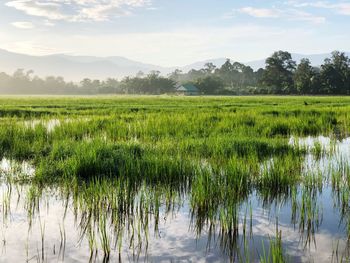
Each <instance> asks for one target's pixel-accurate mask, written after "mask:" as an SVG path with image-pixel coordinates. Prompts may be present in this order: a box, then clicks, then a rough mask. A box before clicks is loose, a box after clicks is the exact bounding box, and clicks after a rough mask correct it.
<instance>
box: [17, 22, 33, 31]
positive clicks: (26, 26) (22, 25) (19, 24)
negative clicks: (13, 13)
mask: <svg viewBox="0 0 350 263" xmlns="http://www.w3.org/2000/svg"><path fill="white" fill-rule="evenodd" d="M11 25H13V26H14V27H17V28H20V29H32V28H34V25H33V24H32V23H31V22H26V21H17V22H13V23H11Z"/></svg>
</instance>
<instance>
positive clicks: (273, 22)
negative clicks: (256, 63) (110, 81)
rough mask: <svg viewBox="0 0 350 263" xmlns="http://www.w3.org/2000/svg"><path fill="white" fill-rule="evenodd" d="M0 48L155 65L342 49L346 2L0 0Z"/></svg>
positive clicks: (349, 20) (349, 45)
mask: <svg viewBox="0 0 350 263" xmlns="http://www.w3.org/2000/svg"><path fill="white" fill-rule="evenodd" d="M0 14H1V16H0V48H2V49H6V50H9V51H13V52H18V53H24V54H30V55H48V54H56V53H64V54H69V55H88V56H123V57H127V58H129V59H133V60H137V61H141V62H145V63H151V64H156V65H160V66H183V65H186V64H190V63H193V62H196V61H201V60H207V59H213V58H222V57H223V58H231V59H233V60H235V61H241V62H247V61H251V60H257V59H262V58H266V57H267V56H269V55H271V54H272V53H273V51H276V50H287V51H289V52H292V53H301V54H318V53H328V52H330V51H333V50H340V51H350V50H349V49H350V33H349V28H350V1H345V0H332V1H311V0H292V1H288V0H285V1H283V0H282V1H271V0H246V1H236V0H2V1H1V3H0Z"/></svg>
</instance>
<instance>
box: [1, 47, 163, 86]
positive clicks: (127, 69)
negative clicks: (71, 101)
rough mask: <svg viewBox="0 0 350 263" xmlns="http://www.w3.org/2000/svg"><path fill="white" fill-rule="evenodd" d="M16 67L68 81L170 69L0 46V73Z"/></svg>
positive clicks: (131, 62)
mask: <svg viewBox="0 0 350 263" xmlns="http://www.w3.org/2000/svg"><path fill="white" fill-rule="evenodd" d="M18 68H23V69H26V70H29V69H32V70H34V72H35V74H36V75H38V76H40V77H44V76H63V77H64V78H65V79H67V80H72V81H79V80H81V79H83V78H85V77H88V78H91V79H106V78H108V77H113V78H122V77H124V76H128V75H135V74H136V73H137V72H139V71H143V72H145V73H148V72H149V71H152V70H159V71H161V72H165V73H168V71H169V72H170V70H169V69H166V68H163V67H160V66H155V65H151V64H145V63H140V62H137V61H133V60H129V59H127V58H123V57H92V56H69V55H62V54H57V55H49V56H30V55H24V54H18V53H13V52H8V51H6V50H1V49H0V72H2V71H4V72H7V73H12V72H14V71H15V70H16V69H18Z"/></svg>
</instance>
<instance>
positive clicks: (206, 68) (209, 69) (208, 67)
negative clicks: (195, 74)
mask: <svg viewBox="0 0 350 263" xmlns="http://www.w3.org/2000/svg"><path fill="white" fill-rule="evenodd" d="M215 69H216V66H215V65H214V64H213V63H212V62H208V63H206V64H205V65H204V72H205V73H206V74H212V73H213V72H214V71H215Z"/></svg>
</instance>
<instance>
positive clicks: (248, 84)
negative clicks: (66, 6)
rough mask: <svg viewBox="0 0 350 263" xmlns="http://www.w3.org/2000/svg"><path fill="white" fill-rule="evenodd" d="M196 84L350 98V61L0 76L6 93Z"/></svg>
mask: <svg viewBox="0 0 350 263" xmlns="http://www.w3.org/2000/svg"><path fill="white" fill-rule="evenodd" d="M185 83H192V84H194V85H195V86H197V87H198V88H199V90H200V92H201V94H204V95H205V94H208V95H220V94H221V95H248V94H300V95H306V94H319V95H320V94H324V95H335V94H339V95H349V94H350V59H349V58H348V57H347V56H346V55H345V54H344V53H341V52H338V51H334V52H333V53H332V56H331V57H330V58H327V59H326V60H325V61H324V63H323V65H321V66H320V67H314V66H312V65H311V63H310V61H309V60H308V59H302V60H301V61H300V63H299V64H297V63H296V61H294V60H293V59H292V56H291V54H290V53H288V52H286V51H278V52H275V53H274V54H273V55H272V56H271V57H269V58H267V59H266V66H265V68H264V69H262V68H261V69H259V70H257V71H254V70H253V69H252V68H251V67H249V66H246V65H244V64H241V63H238V62H233V63H232V62H231V61H230V60H229V59H228V60H227V61H226V62H225V63H224V64H223V65H222V66H221V67H216V66H215V65H214V64H212V63H207V64H206V65H205V66H204V67H203V68H202V69H199V70H195V69H192V70H190V71H189V72H187V73H183V72H181V71H180V70H175V71H174V72H172V73H171V74H169V75H168V76H167V77H164V76H161V74H160V72H158V71H152V72H150V73H149V74H147V75H146V74H144V73H142V72H139V73H138V74H137V75H136V76H132V77H126V78H124V79H122V80H118V79H115V78H109V79H107V80H104V81H101V80H91V79H88V78H86V79H83V80H82V81H81V82H80V83H73V82H66V81H65V80H64V79H63V78H62V77H53V76H50V77H46V78H44V79H43V78H40V77H38V76H35V75H34V72H33V71H31V70H30V71H25V70H23V69H19V70H17V71H16V72H15V73H14V74H12V75H8V74H6V73H0V92H1V93H3V94H72V95H73V94H76V95H78V94H82V95H87V94H91V95H92V94H172V93H175V92H176V87H177V86H178V85H180V84H185Z"/></svg>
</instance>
